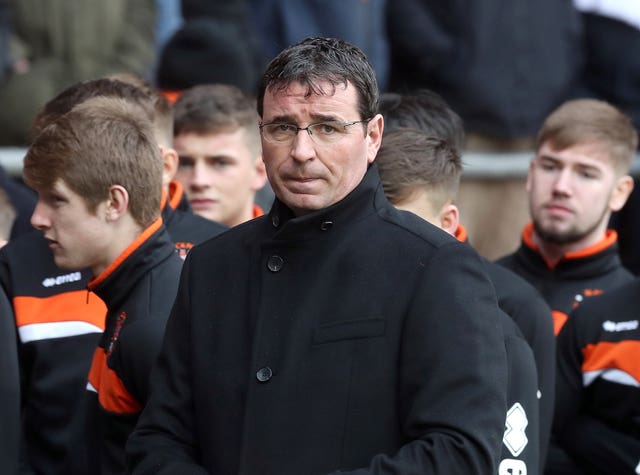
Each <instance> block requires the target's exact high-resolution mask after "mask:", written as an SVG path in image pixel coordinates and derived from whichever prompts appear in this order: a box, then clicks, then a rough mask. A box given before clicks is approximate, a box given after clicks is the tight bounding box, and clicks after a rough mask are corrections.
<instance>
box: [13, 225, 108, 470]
mask: <svg viewBox="0 0 640 475" xmlns="http://www.w3.org/2000/svg"><path fill="white" fill-rule="evenodd" d="M90 276H91V272H90V271H89V270H87V269H85V270H80V271H69V270H62V269H60V268H59V267H57V266H56V264H55V261H54V259H53V254H52V253H51V250H50V249H49V247H48V245H47V242H46V240H45V239H44V237H43V235H42V233H41V232H40V231H36V230H33V231H31V232H30V233H27V234H25V235H23V236H19V237H17V238H15V239H13V240H10V242H9V243H8V244H7V245H6V246H5V247H3V248H2V249H1V250H0V282H1V284H2V287H3V288H4V289H5V291H6V293H7V296H8V297H9V299H10V301H11V304H12V307H13V311H14V313H15V326H16V329H17V333H18V349H19V358H20V370H21V376H22V411H21V421H22V438H23V443H24V447H23V450H22V456H23V461H22V463H23V469H24V470H27V471H28V470H31V469H32V470H33V471H35V473H50V474H55V473H60V474H62V473H65V470H66V469H65V468H64V465H65V463H66V462H67V461H68V458H69V452H70V448H71V446H72V442H71V440H72V436H73V427H75V426H76V424H78V423H79V419H78V418H79V417H80V416H81V412H80V411H78V410H77V406H78V402H79V401H80V400H81V399H82V397H83V394H84V388H85V385H86V381H87V374H88V373H89V366H90V364H91V355H92V354H93V351H94V349H95V346H96V344H97V342H98V339H99V338H100V334H101V333H102V330H103V329H104V316H105V314H106V310H107V309H106V306H105V305H104V303H103V302H102V300H100V299H99V298H98V297H97V296H96V295H95V294H93V293H91V292H89V291H88V290H87V282H88V281H89V278H90ZM27 467H28V468H27Z"/></svg>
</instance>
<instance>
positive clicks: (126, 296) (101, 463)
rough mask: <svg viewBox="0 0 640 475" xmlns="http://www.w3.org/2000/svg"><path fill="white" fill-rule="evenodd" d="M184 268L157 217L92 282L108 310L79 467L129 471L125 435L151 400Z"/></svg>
mask: <svg viewBox="0 0 640 475" xmlns="http://www.w3.org/2000/svg"><path fill="white" fill-rule="evenodd" d="M181 268H182V260H181V259H180V258H179V257H178V255H177V254H176V253H175V251H174V245H173V243H172V242H171V240H170V239H169V236H168V234H167V232H166V229H165V227H164V226H163V225H162V220H161V218H159V219H158V220H157V221H156V222H155V223H154V224H153V225H151V226H150V227H149V228H147V229H146V230H145V231H144V232H143V233H142V234H141V235H140V236H139V237H138V238H137V239H136V240H135V241H134V242H133V243H131V245H130V246H129V247H128V248H127V249H126V250H125V251H124V252H123V253H122V254H121V255H120V257H118V258H117V259H116V260H115V261H114V262H113V263H112V264H111V265H110V266H109V267H108V268H107V269H105V270H104V271H103V272H102V273H101V274H100V275H98V276H96V277H95V278H93V279H92V280H91V281H90V282H89V284H88V285H89V288H90V289H91V290H92V291H93V292H95V293H96V294H97V295H99V296H100V297H101V298H102V300H103V301H104V302H105V303H106V304H107V307H108V312H107V319H106V327H105V331H104V333H103V334H102V337H101V339H100V342H99V344H98V347H97V348H96V349H95V353H94V356H93V361H92V363H91V370H90V372H89V377H88V383H87V385H86V388H87V393H86V395H87V398H86V401H85V403H86V406H85V411H86V421H85V431H84V433H81V434H79V436H80V437H81V439H79V440H78V442H77V443H78V446H79V447H80V448H82V446H83V445H84V449H85V453H84V454H83V453H79V454H78V457H77V462H79V463H81V464H82V463H86V465H85V466H84V467H79V468H78V473H87V474H89V473H90V474H110V473H124V472H125V455H124V454H125V452H124V447H125V442H126V440H127V438H128V436H129V433H130V432H132V431H133V429H134V427H135V424H136V422H137V420H138V416H139V414H140V412H141V410H142V408H143V407H144V405H145V402H146V400H147V395H148V378H149V373H150V372H151V367H152V365H153V362H154V360H155V358H156V355H157V353H158V352H159V350H160V345H161V342H162V338H163V336H164V328H165V323H166V320H167V318H168V316H169V312H170V310H171V307H172V305H173V300H174V298H175V295H176V291H177V288H178V280H179V276H180V271H181Z"/></svg>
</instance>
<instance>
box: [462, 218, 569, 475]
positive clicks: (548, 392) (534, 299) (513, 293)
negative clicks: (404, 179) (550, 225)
mask: <svg viewBox="0 0 640 475" xmlns="http://www.w3.org/2000/svg"><path fill="white" fill-rule="evenodd" d="M455 236H456V239H458V240H459V241H461V242H467V243H468V242H469V241H468V238H467V231H466V229H465V228H464V226H462V225H460V226H459V227H458V229H457V230H456V233H455ZM484 263H485V266H486V270H487V275H488V276H489V279H490V280H491V283H492V284H493V287H494V289H495V291H496V297H497V298H498V306H499V307H500V309H501V310H502V311H503V312H505V313H506V314H507V315H508V316H509V317H510V318H511V320H513V322H514V323H515V324H516V325H517V328H518V330H519V332H518V335H521V336H520V337H521V338H522V339H524V340H525V342H526V344H528V346H529V348H530V350H531V352H532V354H533V358H534V360H535V368H534V370H535V373H537V374H536V375H535V377H534V380H536V381H537V384H538V386H537V390H538V391H537V392H538V394H537V401H536V403H535V407H536V408H537V409H539V416H538V415H536V417H533V416H532V415H531V413H530V414H529V420H530V421H532V422H531V426H530V427H529V433H530V434H531V433H533V432H534V425H533V420H534V419H536V429H537V431H538V434H539V442H538V443H537V446H536V447H537V449H538V452H539V459H538V461H537V465H536V467H540V468H542V467H543V466H544V460H545V458H546V454H547V447H548V445H549V436H550V434H551V422H552V420H553V401H554V398H555V372H556V360H555V352H556V342H555V337H554V334H553V322H552V318H551V309H550V308H549V306H548V305H547V303H546V302H545V300H544V299H543V298H542V296H541V295H540V293H539V292H538V291H537V290H536V289H535V288H533V286H532V285H531V284H529V283H528V282H527V281H526V280H524V279H523V278H521V277H520V276H519V275H517V274H515V273H514V272H512V271H510V270H509V269H506V268H504V267H502V266H500V265H498V264H496V263H495V262H491V261H489V260H486V259H484ZM511 333H513V332H511ZM512 338H513V339H515V337H512ZM511 344H512V345H513V342H512V343H511ZM512 351H513V352H514V353H516V350H512ZM523 352H524V350H522V349H521V350H520V353H523ZM521 358H523V359H526V357H525V356H523V357H521ZM507 359H508V354H507ZM510 364H512V363H510ZM521 366H524V364H523V363H521ZM511 373H513V374H514V375H516V376H515V378H516V381H515V382H513V383H510V384H509V388H510V390H511V392H513V393H515V394H518V393H519V392H520V393H521V392H522V391H523V390H524V388H527V387H528V383H527V384H524V382H523V378H524V377H525V374H526V371H516V370H513V371H511V372H510V374H511ZM511 378H512V379H513V376H511ZM518 384H522V385H523V388H521V389H511V388H513V387H514V386H516V385H518ZM503 451H504V447H503ZM528 468H529V472H532V468H533V466H532V465H531V464H529V465H528ZM505 473H506V472H505ZM513 473H520V472H519V471H518V470H513ZM536 473H537V470H536Z"/></svg>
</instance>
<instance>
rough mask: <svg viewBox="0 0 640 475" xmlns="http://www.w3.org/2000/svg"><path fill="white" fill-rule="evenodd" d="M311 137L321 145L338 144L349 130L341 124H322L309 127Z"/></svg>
mask: <svg viewBox="0 0 640 475" xmlns="http://www.w3.org/2000/svg"><path fill="white" fill-rule="evenodd" d="M309 131H310V132H311V137H312V138H313V139H314V140H315V141H316V142H319V143H332V142H337V141H338V140H340V139H341V138H342V137H344V136H345V134H346V133H347V128H346V127H345V126H344V124H343V123H341V122H320V123H319V124H313V125H310V126H309Z"/></svg>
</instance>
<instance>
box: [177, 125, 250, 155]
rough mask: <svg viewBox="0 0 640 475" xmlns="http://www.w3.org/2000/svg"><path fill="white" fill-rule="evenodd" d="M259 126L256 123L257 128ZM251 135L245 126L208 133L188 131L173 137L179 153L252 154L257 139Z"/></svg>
mask: <svg viewBox="0 0 640 475" xmlns="http://www.w3.org/2000/svg"><path fill="white" fill-rule="evenodd" d="M257 128H258V126H257V125H256V129H257ZM252 139H253V137H252V136H249V134H248V133H247V131H246V130H245V129H244V128H238V129H235V130H225V131H220V132H213V133H208V134H198V133H195V132H186V133H182V134H180V135H177V136H176V137H175V138H174V139H173V145H174V148H175V149H176V150H177V151H178V153H186V152H197V153H202V154H204V155H219V154H221V153H224V154H232V155H234V154H247V155H250V154H251V153H252V151H253V148H255V146H256V142H257V139H256V140H252Z"/></svg>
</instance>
